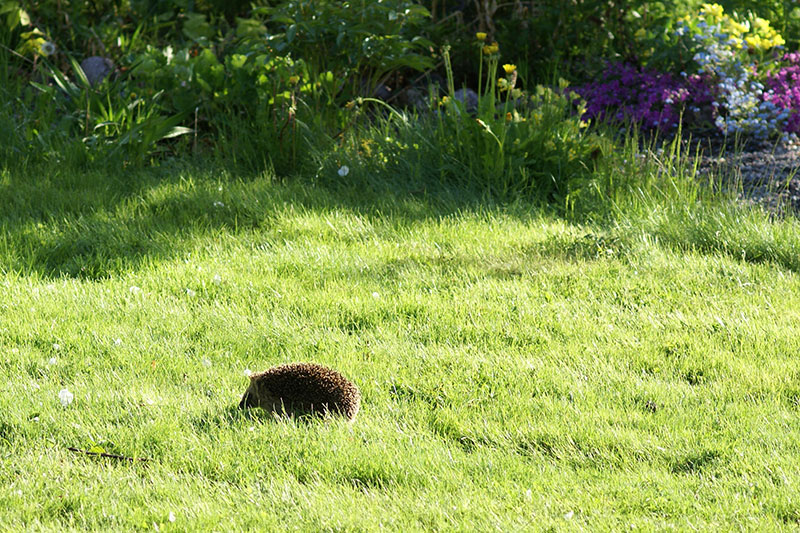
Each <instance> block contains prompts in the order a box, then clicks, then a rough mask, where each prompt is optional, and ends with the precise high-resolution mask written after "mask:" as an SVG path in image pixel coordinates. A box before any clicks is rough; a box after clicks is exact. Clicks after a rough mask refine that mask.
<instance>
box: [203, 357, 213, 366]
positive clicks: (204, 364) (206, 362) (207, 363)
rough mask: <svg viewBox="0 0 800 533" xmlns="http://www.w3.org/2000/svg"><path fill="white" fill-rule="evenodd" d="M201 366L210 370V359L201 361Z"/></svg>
mask: <svg viewBox="0 0 800 533" xmlns="http://www.w3.org/2000/svg"><path fill="white" fill-rule="evenodd" d="M203 366H204V367H207V368H210V367H211V359H208V358H206V359H203Z"/></svg>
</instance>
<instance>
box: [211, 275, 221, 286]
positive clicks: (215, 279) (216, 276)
mask: <svg viewBox="0 0 800 533" xmlns="http://www.w3.org/2000/svg"><path fill="white" fill-rule="evenodd" d="M211 281H212V283H214V284H215V285H219V284H220V283H222V278H221V277H220V275H219V274H214V278H213V279H212V280H211Z"/></svg>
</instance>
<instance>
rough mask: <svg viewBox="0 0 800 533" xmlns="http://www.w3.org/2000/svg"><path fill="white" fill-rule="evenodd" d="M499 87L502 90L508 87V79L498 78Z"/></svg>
mask: <svg viewBox="0 0 800 533" xmlns="http://www.w3.org/2000/svg"><path fill="white" fill-rule="evenodd" d="M497 88H498V89H500V90H501V91H505V90H506V89H508V80H507V79H505V78H497Z"/></svg>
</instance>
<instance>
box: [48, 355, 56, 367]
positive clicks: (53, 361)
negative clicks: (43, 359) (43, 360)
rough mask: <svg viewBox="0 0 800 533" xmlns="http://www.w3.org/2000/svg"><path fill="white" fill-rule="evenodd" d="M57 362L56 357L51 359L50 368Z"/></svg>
mask: <svg viewBox="0 0 800 533" xmlns="http://www.w3.org/2000/svg"><path fill="white" fill-rule="evenodd" d="M57 362H58V360H57V359H56V358H55V357H51V358H50V360H49V361H47V364H48V365H50V366H53V365H54V364H56V363H57Z"/></svg>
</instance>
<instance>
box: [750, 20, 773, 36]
mask: <svg viewBox="0 0 800 533" xmlns="http://www.w3.org/2000/svg"><path fill="white" fill-rule="evenodd" d="M769 30H770V27H769V21H768V20H765V19H762V18H761V17H756V18H755V20H754V21H753V31H763V32H765V33H766V32H768V31H769Z"/></svg>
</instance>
